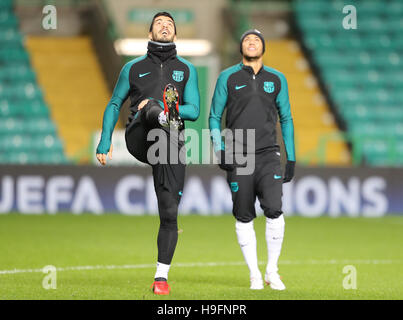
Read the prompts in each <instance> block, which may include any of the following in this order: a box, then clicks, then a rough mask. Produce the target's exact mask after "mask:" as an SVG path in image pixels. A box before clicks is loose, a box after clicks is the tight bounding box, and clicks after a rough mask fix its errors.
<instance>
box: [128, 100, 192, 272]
mask: <svg viewBox="0 0 403 320" xmlns="http://www.w3.org/2000/svg"><path fill="white" fill-rule="evenodd" d="M161 111H162V109H161V107H159V106H156V105H153V104H150V103H148V104H147V105H146V106H145V107H144V108H143V109H141V110H140V111H139V112H137V113H136V115H135V116H134V118H133V120H132V121H131V122H130V123H129V124H128V126H127V128H126V146H127V149H128V150H129V152H130V153H131V154H132V155H133V156H134V157H135V158H136V159H138V160H139V161H141V162H144V163H147V164H150V165H151V166H152V174H153V179H154V188H155V193H156V195H157V200H158V212H159V217H160V228H159V232H158V239H157V245H158V262H161V263H164V264H171V261H172V257H173V255H174V251H175V248H176V243H177V241H178V206H179V202H180V199H181V196H182V190H183V186H184V181H185V168H186V165H185V164H184V163H181V162H180V161H177V162H178V163H173V161H171V159H170V157H169V155H170V150H171V149H174V150H179V149H181V148H182V147H183V143H181V142H179V143H178V141H170V139H169V137H170V135H171V133H170V129H169V128H164V129H162V128H160V127H159V125H158V121H157V118H158V114H159V113H160V112H161ZM156 117H157V118H156ZM155 128H157V129H158V130H163V131H161V133H162V134H165V135H166V138H167V139H166V141H167V145H166V149H164V150H163V151H162V153H167V157H168V158H167V163H156V164H151V163H150V161H149V159H147V151H148V149H149V147H150V146H151V145H152V144H153V142H149V141H147V134H148V133H149V131H150V130H151V129H155ZM183 150H184V149H183ZM175 160H176V158H175ZM178 160H179V156H178Z"/></svg>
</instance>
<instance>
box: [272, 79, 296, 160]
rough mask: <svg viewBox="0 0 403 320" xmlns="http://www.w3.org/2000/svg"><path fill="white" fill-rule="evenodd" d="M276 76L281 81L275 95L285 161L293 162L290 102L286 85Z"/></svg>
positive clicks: (293, 149)
mask: <svg viewBox="0 0 403 320" xmlns="http://www.w3.org/2000/svg"><path fill="white" fill-rule="evenodd" d="M278 76H279V78H280V81H281V89H280V92H279V93H278V95H277V98H276V104H277V110H278V114H279V117H280V125H281V132H282V136H283V141H284V146H285V150H286V153H287V160H288V161H294V162H295V160H296V159H295V145H294V124H293V120H292V116H291V108H290V100H289V98H288V85H287V80H286V78H285V76H284V75H283V74H279V75H278Z"/></svg>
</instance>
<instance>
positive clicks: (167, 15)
mask: <svg viewBox="0 0 403 320" xmlns="http://www.w3.org/2000/svg"><path fill="white" fill-rule="evenodd" d="M161 16H163V17H168V18H170V19H171V20H172V21H173V23H174V29H175V35H176V24H175V20H174V18H173V17H172V16H171V14H170V13H169V12H165V11H162V12H158V13H156V14H155V16H154V17H153V21H151V25H150V32H151V31H152V30H153V25H154V21H155V19H157V18H158V17H161Z"/></svg>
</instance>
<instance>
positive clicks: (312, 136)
mask: <svg viewBox="0 0 403 320" xmlns="http://www.w3.org/2000/svg"><path fill="white" fill-rule="evenodd" d="M266 47H267V48H268V50H267V52H266V53H265V55H264V58H263V59H264V64H265V65H267V66H270V67H273V68H275V69H277V70H279V71H281V72H282V73H283V74H284V75H285V76H286V78H287V81H288V88H289V94H290V103H291V108H292V114H293V119H294V126H295V140H296V144H297V146H296V152H297V159H298V161H300V162H301V163H305V164H327V165H348V164H350V163H351V159H350V152H349V150H348V147H347V145H346V144H345V143H344V141H340V140H330V139H328V140H323V137H326V136H332V135H337V134H339V133H340V131H339V129H338V127H337V125H336V123H335V121H334V119H333V115H332V114H331V112H330V110H329V106H328V105H327V103H326V101H325V99H323V97H322V94H321V91H320V89H319V87H318V85H317V81H316V78H315V76H314V74H313V73H312V70H311V69H310V68H309V65H308V63H307V62H306V60H305V58H304V55H303V53H302V52H301V50H300V47H299V45H298V43H297V42H296V41H294V40H289V39H284V40H271V41H269V42H268V43H266Z"/></svg>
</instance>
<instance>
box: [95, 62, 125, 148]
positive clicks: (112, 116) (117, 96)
mask: <svg viewBox="0 0 403 320" xmlns="http://www.w3.org/2000/svg"><path fill="white" fill-rule="evenodd" d="M131 65H132V64H131V63H127V64H125V65H124V67H123V68H122V70H121V72H120V75H119V79H118V81H117V83H116V86H115V89H114V90H113V94H112V97H111V99H110V101H109V103H108V105H107V106H106V109H105V112H104V117H103V122H102V134H101V140H100V141H99V144H98V148H97V151H96V153H97V154H107V153H108V152H109V149H110V147H111V142H112V133H113V129H114V128H115V125H116V122H117V121H118V119H119V113H120V109H121V108H122V105H123V103H124V102H125V101H126V99H127V97H128V95H129V89H130V83H129V71H130V67H131Z"/></svg>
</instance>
